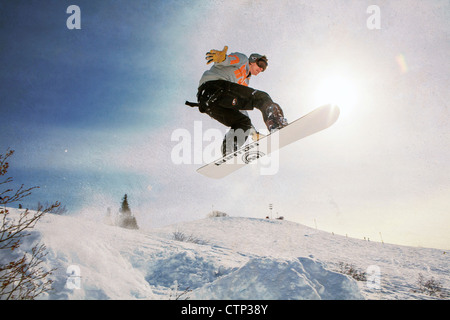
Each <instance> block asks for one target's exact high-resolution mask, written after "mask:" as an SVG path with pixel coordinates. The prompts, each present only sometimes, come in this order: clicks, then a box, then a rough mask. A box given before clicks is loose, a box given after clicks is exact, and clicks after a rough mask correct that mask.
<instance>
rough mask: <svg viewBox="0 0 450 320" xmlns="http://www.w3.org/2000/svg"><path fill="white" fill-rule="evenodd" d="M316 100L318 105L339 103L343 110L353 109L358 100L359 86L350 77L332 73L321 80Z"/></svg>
mask: <svg viewBox="0 0 450 320" xmlns="http://www.w3.org/2000/svg"><path fill="white" fill-rule="evenodd" d="M315 100H316V104H317V105H323V104H327V103H331V104H336V105H338V106H339V107H340V108H341V109H342V110H343V111H348V110H351V109H352V108H353V107H354V106H355V105H356V102H357V88H356V85H355V83H354V81H352V80H351V79H350V78H348V77H344V76H340V75H332V76H328V77H325V78H324V79H323V80H322V81H321V82H319V84H318V86H317V89H316V92H315Z"/></svg>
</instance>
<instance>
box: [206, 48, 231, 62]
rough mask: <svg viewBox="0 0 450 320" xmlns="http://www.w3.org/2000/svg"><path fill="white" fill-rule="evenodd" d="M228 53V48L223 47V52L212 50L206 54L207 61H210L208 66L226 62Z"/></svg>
mask: <svg viewBox="0 0 450 320" xmlns="http://www.w3.org/2000/svg"><path fill="white" fill-rule="evenodd" d="M227 51H228V47H227V46H225V47H223V50H222V51H219V50H210V51H209V52H207V53H206V58H205V59H206V60H208V62H207V63H206V64H210V63H211V62H216V63H220V62H223V61H225V59H226V57H227Z"/></svg>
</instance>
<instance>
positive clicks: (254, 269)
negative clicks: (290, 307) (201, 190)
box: [192, 257, 363, 300]
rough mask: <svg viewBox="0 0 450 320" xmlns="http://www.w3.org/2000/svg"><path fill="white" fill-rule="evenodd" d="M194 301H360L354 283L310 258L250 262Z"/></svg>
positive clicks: (196, 294)
mask: <svg viewBox="0 0 450 320" xmlns="http://www.w3.org/2000/svg"><path fill="white" fill-rule="evenodd" d="M192 296H193V298H194V299H220V300H228V299H233V300H239V299H242V300H252V299H256V300H318V299H327V300H331V299H363V296H362V295H361V294H360V292H359V289H358V286H357V284H356V282H355V281H354V280H351V279H349V278H348V277H346V276H344V275H342V274H339V273H336V272H332V271H329V270H327V269H325V268H324V267H323V265H322V264H321V263H319V262H316V261H314V260H312V259H310V258H303V257H301V258H298V259H295V260H279V259H270V258H254V259H251V260H250V261H249V262H247V263H246V264H245V265H244V266H242V267H241V268H239V269H238V270H236V271H235V272H232V273H230V274H228V275H226V276H224V277H222V278H220V279H219V280H216V281H215V282H213V283H211V284H208V285H206V286H204V287H202V288H201V289H199V290H197V291H195V292H194V293H193V295H192Z"/></svg>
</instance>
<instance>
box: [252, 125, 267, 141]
mask: <svg viewBox="0 0 450 320" xmlns="http://www.w3.org/2000/svg"><path fill="white" fill-rule="evenodd" d="M250 136H251V137H252V139H253V141H258V140H259V139H261V138H264V137H265V135H263V134H262V133H259V132H258V131H256V129H255V128H254V127H253V128H251V129H250Z"/></svg>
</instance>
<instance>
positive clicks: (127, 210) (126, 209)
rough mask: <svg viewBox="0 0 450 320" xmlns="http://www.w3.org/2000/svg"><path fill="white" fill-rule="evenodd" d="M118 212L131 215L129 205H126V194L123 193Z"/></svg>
mask: <svg viewBox="0 0 450 320" xmlns="http://www.w3.org/2000/svg"><path fill="white" fill-rule="evenodd" d="M120 212H121V213H122V214H128V215H131V210H130V206H129V205H128V197H127V194H125V195H124V196H123V199H122V206H121V208H120Z"/></svg>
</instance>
